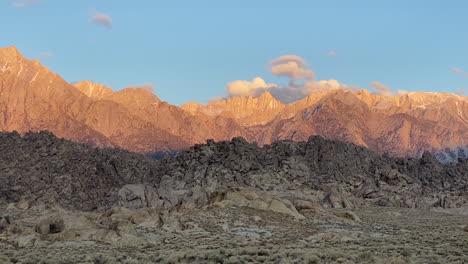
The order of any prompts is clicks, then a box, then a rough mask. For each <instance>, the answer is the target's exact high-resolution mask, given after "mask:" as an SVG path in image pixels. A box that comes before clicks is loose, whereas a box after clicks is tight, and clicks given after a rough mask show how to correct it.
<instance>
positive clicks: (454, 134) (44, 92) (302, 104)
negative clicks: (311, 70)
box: [0, 47, 468, 156]
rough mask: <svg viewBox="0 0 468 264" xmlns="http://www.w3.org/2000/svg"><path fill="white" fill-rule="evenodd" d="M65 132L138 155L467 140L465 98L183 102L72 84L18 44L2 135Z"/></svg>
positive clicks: (8, 67)
mask: <svg viewBox="0 0 468 264" xmlns="http://www.w3.org/2000/svg"><path fill="white" fill-rule="evenodd" d="M14 130H16V131H18V132H20V133H26V132H28V131H41V130H49V131H51V132H53V133H54V134H55V135H57V136H58V137H63V138H67V139H70V140H73V141H78V142H83V143H87V144H90V145H94V146H99V147H118V148H123V149H126V150H130V151H135V152H140V153H155V152H174V151H179V150H182V149H186V148H188V147H190V146H192V145H194V144H197V143H202V142H205V141H206V140H207V139H209V138H212V139H214V140H216V141H221V140H230V139H231V138H233V137H237V136H242V137H243V138H245V139H246V140H247V141H249V142H254V141H255V142H257V144H258V145H260V146H262V145H265V144H270V143H271V142H274V141H276V140H280V139H292V140H294V141H303V140H307V138H309V136H311V135H320V136H323V137H325V138H327V139H334V140H340V141H346V142H352V143H355V144H357V145H361V146H364V147H367V148H369V149H372V150H374V151H376V152H378V153H387V154H389V155H392V156H421V155H422V153H423V152H424V151H432V152H438V151H441V150H444V149H457V148H466V146H468V97H466V96H461V95H456V94H450V93H435V92H411V93H407V94H404V95H400V96H379V95H375V94H372V93H370V92H368V91H367V90H360V91H358V92H351V91H344V90H329V91H321V92H314V93H311V94H310V95H309V96H307V97H305V98H303V99H301V100H299V101H295V102H293V103H289V104H284V103H282V102H280V101H279V100H277V99H275V98H274V97H273V96H272V95H271V94H270V93H269V92H264V93H263V94H261V95H260V96H259V97H257V98H253V97H231V98H227V99H222V100H218V101H215V102H210V103H208V104H207V105H203V104H198V103H195V102H190V103H187V104H184V105H181V106H175V105H171V104H169V103H167V102H164V101H162V100H161V99H160V98H158V97H157V96H156V95H155V94H154V93H152V92H150V91H148V90H145V89H141V88H126V89H123V90H120V91H113V90H112V89H111V88H108V87H106V86H104V85H101V84H96V83H93V82H91V81H82V82H78V83H73V84H71V83H68V82H67V81H65V80H64V79H63V78H61V77H60V76H59V75H58V74H56V73H54V72H52V71H51V70H49V69H48V68H46V67H44V66H42V65H41V64H40V62H39V61H37V60H28V59H26V58H25V57H24V56H23V55H22V54H21V53H20V52H19V51H18V50H17V49H16V48H15V47H7V48H1V49H0V131H14Z"/></svg>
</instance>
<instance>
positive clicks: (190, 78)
mask: <svg viewBox="0 0 468 264" xmlns="http://www.w3.org/2000/svg"><path fill="white" fill-rule="evenodd" d="M251 2H254V1H242V0H241V1H235V2H234V1H232V2H228V1H219V0H218V1H154V0H153V1H150V0H141V1H116V0H94V1H91V0H79V1H71V0H67V1H64V0H37V1H34V0H16V1H13V0H0V34H1V37H0V46H1V47H3V46H11V45H14V46H17V47H18V48H19V49H20V51H21V52H22V53H23V54H24V55H25V56H26V57H28V58H31V59H33V58H39V57H41V62H42V63H43V64H44V65H45V66H47V67H49V68H50V69H51V70H52V71H54V72H57V73H58V74H60V75H61V76H62V77H63V78H65V79H66V80H67V81H69V82H74V81H80V80H92V81H95V82H98V83H103V84H105V85H107V86H109V87H111V88H113V89H114V90H119V89H123V88H125V87H128V86H130V85H140V84H143V83H152V84H154V85H155V86H156V90H155V93H156V94H157V95H158V96H159V97H160V98H161V99H163V100H165V101H168V102H170V103H173V104H182V103H185V102H188V101H192V100H193V101H197V102H201V103H205V102H207V101H208V100H209V99H210V98H214V97H218V96H227V90H226V85H227V84H228V83H230V82H233V81H236V80H247V81H251V80H252V79H253V78H254V77H257V76H259V77H261V78H263V79H264V80H265V81H266V82H267V83H273V84H278V85H279V86H283V85H286V84H287V83H288V81H290V79H288V78H285V76H284V75H283V76H281V75H273V74H272V73H271V72H270V70H271V69H269V66H268V63H269V62H270V61H271V60H273V59H275V58H278V57H280V56H283V55H297V56H300V57H301V58H302V59H303V60H304V61H306V62H307V63H308V66H307V67H308V69H310V70H312V71H314V73H315V81H319V80H329V79H336V80H338V81H339V83H341V84H346V85H353V86H357V87H360V88H365V89H369V90H372V89H373V88H372V87H371V85H370V83H371V82H379V83H381V84H383V85H386V86H389V87H391V88H392V89H393V90H394V91H396V90H406V91H446V92H457V91H458V90H462V89H467V88H468V74H464V73H465V72H468V15H467V12H468V1H442V0H440V1H430V0H429V1H418V0H413V1H407V0H406V1H344V0H343V1H288V2H287V3H288V4H285V3H286V1H272V0H270V1H262V0H257V1H255V3H254V4H252V3H251ZM96 14H101V15H107V16H108V18H109V19H110V20H111V22H112V24H111V27H109V26H110V24H107V25H106V24H104V23H103V21H104V20H105V19H106V18H104V20H99V21H100V22H101V23H92V21H91V18H92V17H93V16H95V15H96ZM101 18H102V17H101ZM107 22H110V21H107ZM331 51H334V52H332V55H333V56H327V55H330V54H329V53H330V52H331ZM47 55H51V56H47ZM455 68H457V69H459V72H455V71H458V70H455V71H454V69H455ZM464 75H467V76H464Z"/></svg>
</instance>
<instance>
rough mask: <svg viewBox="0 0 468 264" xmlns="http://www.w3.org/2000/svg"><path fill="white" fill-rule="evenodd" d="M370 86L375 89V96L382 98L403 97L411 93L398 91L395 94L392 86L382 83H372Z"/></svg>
mask: <svg viewBox="0 0 468 264" xmlns="http://www.w3.org/2000/svg"><path fill="white" fill-rule="evenodd" d="M370 86H372V87H373V88H374V90H375V92H374V94H376V95H380V96H402V95H405V94H408V93H409V92H408V91H405V90H397V91H396V92H393V91H392V88H391V87H390V86H387V85H385V84H383V83H380V82H371V83H370Z"/></svg>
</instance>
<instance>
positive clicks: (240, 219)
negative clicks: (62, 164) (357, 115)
mask: <svg viewBox="0 0 468 264" xmlns="http://www.w3.org/2000/svg"><path fill="white" fill-rule="evenodd" d="M302 213H303V214H304V215H305V216H306V219H304V220H297V219H295V218H294V217H291V216H288V215H284V214H280V213H275V212H271V211H263V210H256V209H252V208H247V207H236V206H226V207H224V208H214V209H209V210H198V209H196V210H191V211H186V212H182V213H180V215H179V216H178V218H177V219H178V220H177V225H176V226H177V227H174V225H171V223H165V224H164V225H163V226H161V227H157V226H149V225H135V230H136V232H137V234H139V236H144V237H147V238H150V239H149V240H148V241H151V243H135V245H133V246H128V245H126V246H117V245H115V244H112V243H105V242H104V243H103V242H102V241H101V242H97V241H79V240H75V241H64V240H62V241H57V239H56V238H55V239H54V238H53V237H41V240H38V241H36V243H35V244H34V246H28V247H18V246H17V245H16V244H13V243H8V240H7V239H5V238H4V237H3V239H0V241H3V242H0V263H468V232H467V230H466V226H467V224H468V216H466V215H465V216H464V215H460V214H447V213H440V212H435V211H431V210H423V209H401V208H383V207H375V208H362V209H352V210H345V209H317V210H308V211H304V212H302ZM171 226H172V227H171ZM54 240H55V241H54Z"/></svg>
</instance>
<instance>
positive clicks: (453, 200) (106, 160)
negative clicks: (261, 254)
mask: <svg viewBox="0 0 468 264" xmlns="http://www.w3.org/2000/svg"><path fill="white" fill-rule="evenodd" d="M0 149H1V150H2V155H1V156H0V181H1V182H2V185H1V186H0V203H4V204H8V203H17V205H16V207H25V206H24V204H25V203H27V204H28V206H27V207H29V206H37V205H38V204H46V205H51V204H58V205H60V206H63V207H66V208H73V209H79V210H106V209H109V208H111V207H114V206H124V207H128V208H132V209H138V208H146V207H151V208H158V209H161V210H170V209H171V208H177V207H186V208H194V207H203V206H207V205H209V204H212V203H216V202H223V201H231V202H237V203H239V205H242V206H249V207H252V208H257V209H265V210H274V211H284V213H287V214H291V215H296V216H298V215H297V214H298V211H296V209H297V208H299V210H302V209H307V207H308V206H310V205H309V203H310V204H316V205H318V204H320V205H323V206H326V207H341V208H353V207H361V206H369V205H378V206H397V207H436V206H440V207H444V208H454V207H460V206H462V205H463V204H464V203H466V201H467V198H468V193H467V191H466V190H467V186H468V161H466V160H465V161H460V162H459V163H457V164H450V165H442V164H440V163H439V162H438V161H437V160H436V159H435V158H434V157H433V156H432V155H431V154H430V153H425V154H424V155H423V157H422V158H421V159H415V158H392V157H388V156H380V155H378V154H376V153H374V152H372V151H369V150H368V149H366V148H364V147H360V146H356V145H354V144H350V143H344V142H338V141H330V140H325V139H323V138H321V137H318V136H314V137H310V138H309V140H308V141H306V142H294V141H292V140H283V141H277V142H274V143H273V144H271V145H265V146H263V147H262V148H260V147H258V146H257V145H256V144H251V143H248V142H247V141H245V140H244V139H243V138H234V139H233V140H232V141H222V142H214V141H213V140H208V141H207V144H199V145H195V146H194V147H192V148H190V149H188V150H186V151H184V152H181V153H179V155H177V156H176V157H172V158H169V157H166V158H164V159H162V160H154V159H151V158H148V157H146V156H143V155H140V154H135V153H130V152H127V151H123V150H118V149H99V148H92V147H89V146H86V145H83V144H79V143H74V142H70V141H67V140H64V139H58V138H56V137H55V136H54V135H52V134H51V133H48V132H41V133H28V134H26V135H25V136H23V137H22V136H20V135H19V134H18V133H0ZM236 197H237V198H236ZM20 205H21V206H20Z"/></svg>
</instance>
